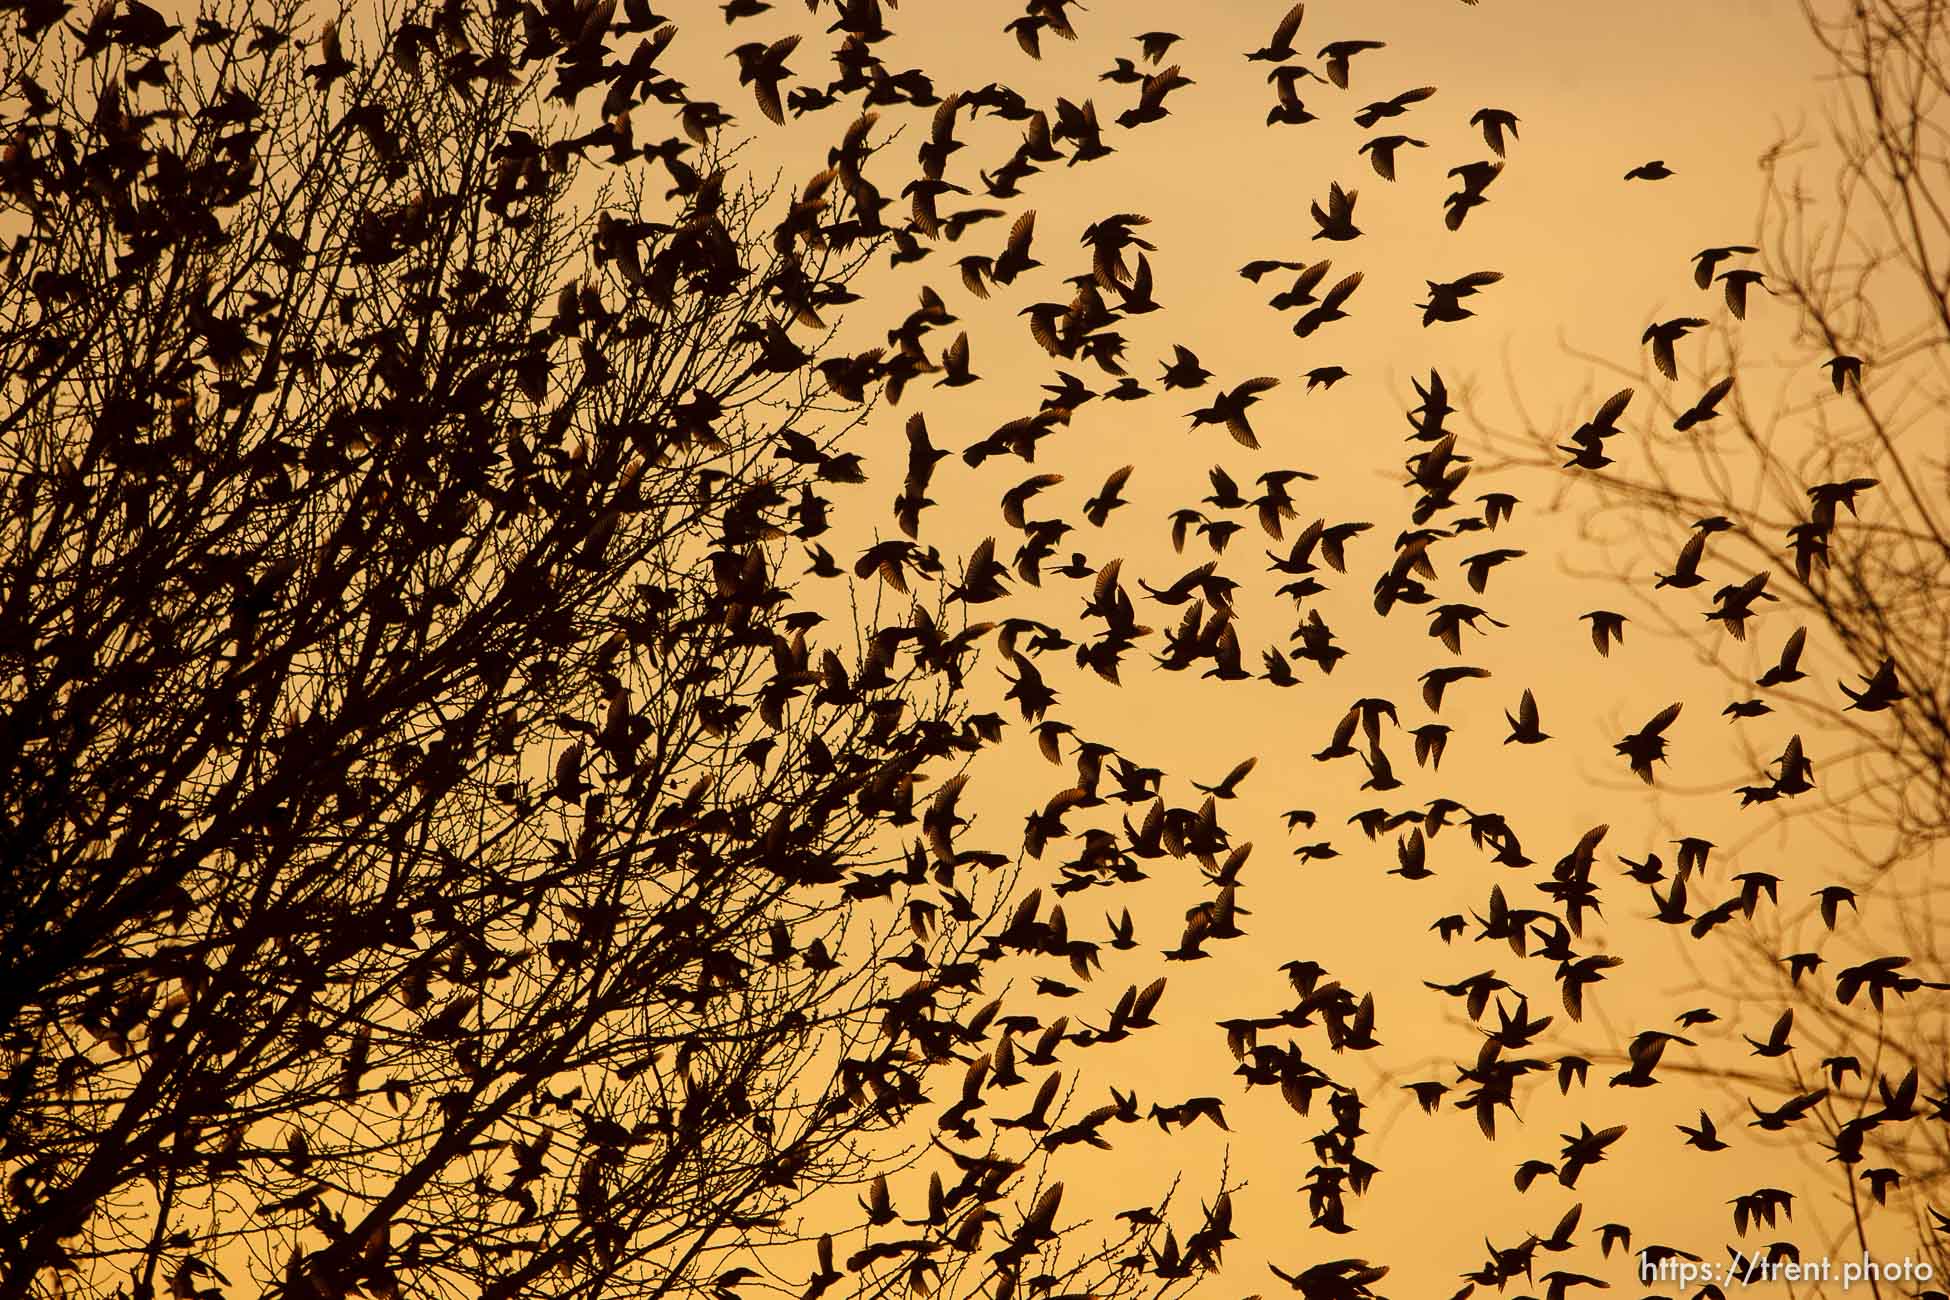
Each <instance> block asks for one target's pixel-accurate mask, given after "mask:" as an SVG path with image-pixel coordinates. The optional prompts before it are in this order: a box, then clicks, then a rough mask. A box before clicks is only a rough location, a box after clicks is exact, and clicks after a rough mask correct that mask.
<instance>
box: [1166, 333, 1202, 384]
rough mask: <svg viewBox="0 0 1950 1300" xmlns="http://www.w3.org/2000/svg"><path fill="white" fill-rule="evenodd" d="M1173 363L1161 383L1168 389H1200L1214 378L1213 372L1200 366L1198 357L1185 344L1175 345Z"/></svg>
mask: <svg viewBox="0 0 1950 1300" xmlns="http://www.w3.org/2000/svg"><path fill="white" fill-rule="evenodd" d="M1171 353H1172V359H1171V363H1170V364H1169V365H1167V366H1166V367H1165V373H1164V377H1163V379H1162V380H1161V382H1162V383H1163V384H1164V386H1165V387H1166V388H1199V387H1202V386H1203V385H1204V384H1205V381H1206V380H1208V379H1210V378H1211V377H1212V372H1211V371H1210V370H1207V369H1206V368H1205V367H1204V366H1202V365H1200V364H1199V360H1198V356H1197V354H1196V353H1194V352H1193V351H1192V350H1191V349H1190V348H1188V347H1186V346H1184V345H1183V344H1174V345H1173V347H1172V349H1171Z"/></svg>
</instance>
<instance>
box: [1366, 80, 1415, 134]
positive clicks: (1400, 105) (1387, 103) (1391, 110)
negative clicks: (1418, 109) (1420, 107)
mask: <svg viewBox="0 0 1950 1300" xmlns="http://www.w3.org/2000/svg"><path fill="white" fill-rule="evenodd" d="M1433 94H1435V87H1434V86H1417V87H1415V88H1414V89H1412V90H1404V91H1403V92H1401V94H1399V95H1396V96H1395V97H1394V98H1392V99H1378V100H1376V101H1375V102H1374V103H1372V104H1369V105H1368V106H1366V107H1365V108H1363V109H1362V110H1361V111H1360V112H1358V113H1356V114H1355V115H1354V122H1355V125H1357V126H1359V127H1361V128H1362V129H1363V130H1366V129H1367V128H1369V127H1372V126H1374V125H1375V123H1377V122H1379V121H1381V120H1382V119H1383V118H1389V117H1400V116H1401V115H1402V114H1404V113H1406V112H1408V110H1409V108H1410V106H1412V105H1415V104H1419V103H1421V102H1422V101H1423V100H1425V99H1427V98H1429V97H1430V96H1431V95H1433Z"/></svg>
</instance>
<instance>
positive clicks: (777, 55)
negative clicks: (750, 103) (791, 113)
mask: <svg viewBox="0 0 1950 1300" xmlns="http://www.w3.org/2000/svg"><path fill="white" fill-rule="evenodd" d="M798 47H799V37H798V36H797V35H792V36H787V37H784V38H782V39H780V40H776V41H773V42H772V43H771V44H770V45H766V44H764V43H763V42H760V41H748V42H746V43H745V44H743V45H740V46H738V47H737V48H735V49H734V50H732V51H731V54H730V55H729V56H728V57H730V58H735V59H737V60H738V84H739V85H741V86H750V87H751V88H752V95H753V97H754V98H756V99H757V101H758V111H759V112H761V113H763V114H765V116H766V117H767V118H768V119H770V120H771V122H772V123H773V124H774V125H775V126H783V125H784V124H785V108H784V106H783V105H782V104H781V103H780V102H779V86H780V84H781V83H783V82H784V81H785V79H786V78H787V77H788V76H790V75H792V74H791V70H790V69H788V68H787V67H786V66H785V61H786V59H787V58H789V57H791V54H792V52H793V50H795V49H797V48H798Z"/></svg>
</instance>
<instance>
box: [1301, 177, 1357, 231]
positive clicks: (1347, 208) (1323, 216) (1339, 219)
mask: <svg viewBox="0 0 1950 1300" xmlns="http://www.w3.org/2000/svg"><path fill="white" fill-rule="evenodd" d="M1359 197H1360V191H1358V190H1344V189H1342V188H1341V186H1340V182H1339V181H1333V182H1330V183H1329V184H1328V187H1327V209H1326V211H1322V210H1321V207H1320V203H1319V202H1318V201H1315V203H1314V204H1313V205H1312V207H1313V218H1314V222H1315V223H1316V224H1317V225H1318V226H1319V227H1320V229H1319V230H1318V231H1316V232H1315V233H1314V238H1315V239H1331V240H1335V241H1346V240H1350V239H1355V238H1358V237H1359V236H1360V234H1361V232H1360V230H1359V229H1357V228H1356V227H1355V224H1354V201H1355V200H1356V199H1358V198H1359Z"/></svg>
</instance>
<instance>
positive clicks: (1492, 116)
mask: <svg viewBox="0 0 1950 1300" xmlns="http://www.w3.org/2000/svg"><path fill="white" fill-rule="evenodd" d="M1517 121H1518V118H1517V115H1516V114H1515V113H1512V112H1511V111H1510V110H1509V109H1507V108H1479V109H1477V110H1476V111H1475V112H1474V113H1473V114H1471V115H1470V118H1469V124H1470V125H1471V126H1480V127H1482V128H1483V142H1484V143H1485V144H1487V145H1489V147H1490V152H1491V153H1493V154H1495V155H1496V156H1497V157H1499V158H1501V157H1503V151H1504V148H1505V141H1504V139H1503V137H1504V135H1505V134H1508V135H1509V137H1510V138H1511V139H1513V140H1514V139H1515V138H1516V135H1517Z"/></svg>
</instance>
